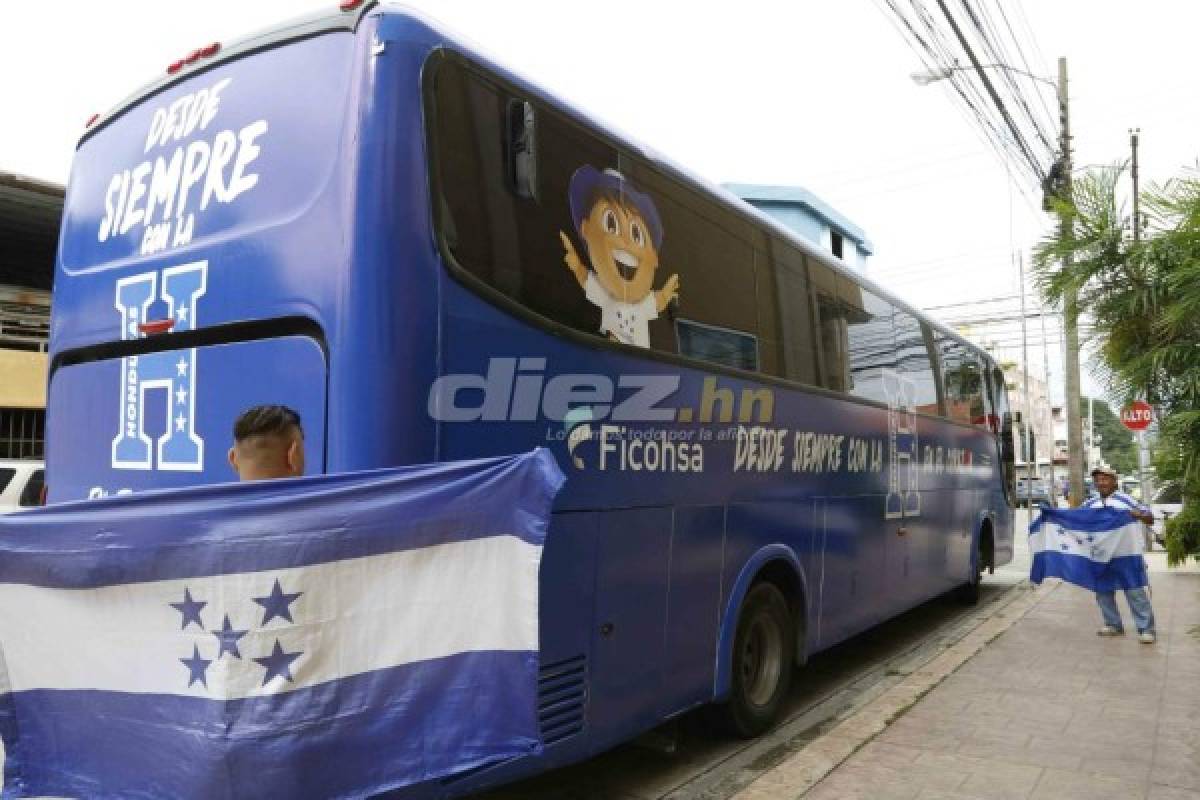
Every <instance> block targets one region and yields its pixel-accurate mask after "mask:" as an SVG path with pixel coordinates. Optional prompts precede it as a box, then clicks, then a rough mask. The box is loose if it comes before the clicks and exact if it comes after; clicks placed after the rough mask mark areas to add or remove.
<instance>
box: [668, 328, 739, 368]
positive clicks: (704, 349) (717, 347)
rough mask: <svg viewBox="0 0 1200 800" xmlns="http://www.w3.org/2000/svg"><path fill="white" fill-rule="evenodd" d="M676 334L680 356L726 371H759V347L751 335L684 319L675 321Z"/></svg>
mask: <svg viewBox="0 0 1200 800" xmlns="http://www.w3.org/2000/svg"><path fill="white" fill-rule="evenodd" d="M675 330H676V332H677V333H678V335H679V353H680V355H685V356H688V357H690V358H696V359H699V360H701V361H707V362H709V363H710V364H720V365H722V366H725V367H736V368H737V369H745V370H757V369H758V343H757V342H756V341H755V339H754V337H753V336H751V335H750V334H747V333H740V332H738V331H731V330H727V329H725V328H717V327H714V326H712V325H704V324H701V323H699V322H692V321H690V320H686V319H677V320H676V321H675Z"/></svg>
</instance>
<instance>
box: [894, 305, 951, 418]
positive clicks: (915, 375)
mask: <svg viewBox="0 0 1200 800" xmlns="http://www.w3.org/2000/svg"><path fill="white" fill-rule="evenodd" d="M892 319H893V322H894V327H895V333H896V369H897V371H898V372H899V373H900V375H901V376H902V377H903V378H904V379H905V380H906V381H908V382H909V384H910V385H911V386H912V388H913V402H914V404H915V406H916V409H917V411H920V412H921V413H923V414H938V413H940V411H939V408H938V383H937V378H936V377H935V376H934V372H933V362H932V361H931V360H930V351H931V349H932V344H933V335H932V332H931V331H930V330H929V328H928V327H926V326H925V325H924V324H922V323H921V321H920V320H918V319H917V318H916V317H914V316H913V315H912V314H910V313H908V312H907V311H904V310H903V309H899V308H898V309H896V313H895V316H894V317H893V318H892Z"/></svg>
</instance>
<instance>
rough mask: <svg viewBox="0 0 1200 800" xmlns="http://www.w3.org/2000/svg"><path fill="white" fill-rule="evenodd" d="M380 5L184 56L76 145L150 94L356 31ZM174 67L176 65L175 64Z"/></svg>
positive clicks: (315, 17)
mask: <svg viewBox="0 0 1200 800" xmlns="http://www.w3.org/2000/svg"><path fill="white" fill-rule="evenodd" d="M376 5H377V3H376V2H366V3H363V4H362V5H360V6H358V7H356V8H354V9H351V10H349V11H341V10H338V9H336V8H335V10H333V11H317V12H313V13H311V14H306V15H304V16H300V17H296V18H294V19H291V20H289V21H287V22H283V23H281V24H279V25H272V26H271V27H269V28H264V29H263V30H260V31H257V32H255V33H252V34H250V35H248V36H246V37H244V38H241V39H237V40H234V41H233V42H232V43H230V44H220V46H219V49H218V50H217V52H216V53H215V54H213V55H212V56H209V57H203V58H196V59H195V60H193V61H192V62H191V63H186V61H187V59H184V60H183V61H181V62H180V63H181V66H180V67H179V69H177V70H175V71H173V72H171V71H164V72H165V74H164V75H163V76H162V77H161V78H158V79H157V80H153V81H151V82H150V83H148V84H146V85H145V86H143V87H142V88H140V89H138V90H137V91H136V92H134V93H133V94H131V95H129V96H128V97H126V98H125V99H124V100H122V101H121V102H120V103H118V104H117V105H115V106H114V107H112V108H111V109H109V110H108V111H106V112H104V113H102V114H100V115H99V116H97V117H96V119H94V120H93V121H92V122H91V124H90V125H89V126H88V129H87V130H86V131H84V133H83V135H82V136H80V137H79V141H78V142H77V143H76V145H75V146H76V148H78V147H79V146H80V145H82V144H83V143H84V142H85V141H87V140H88V138H90V137H91V136H92V135H94V134H95V133H96V132H97V131H99V130H101V129H102V128H104V126H105V125H107V124H108V123H109V122H111V121H112V120H114V119H116V118H117V117H119V116H121V114H122V113H124V112H125V110H126V109H128V108H129V107H130V106H132V105H135V104H137V103H139V102H141V101H142V100H145V99H146V98H148V97H153V96H154V95H156V94H158V93H159V92H162V91H163V90H165V89H168V88H170V87H172V86H174V85H175V84H177V83H180V82H182V81H185V80H188V79H190V78H193V77H195V76H196V75H199V74H201V73H204V72H207V71H209V70H211V69H213V68H214V67H216V66H218V65H220V64H224V63H226V62H228V61H232V60H234V59H236V58H241V57H242V56H246V55H250V54H252V53H256V52H258V51H260V50H265V49H266V48H269V47H274V46H275V45H278V44H283V43H284V42H290V41H295V40H297V39H304V38H306V37H309V36H317V35H319V34H322V33H329V32H331V31H350V32H352V31H354V30H355V29H357V28H358V23H359V22H360V21H361V20H362V18H363V16H364V14H365V13H366V12H367V11H369V10H370V9H371V8H373V7H374V6H376ZM197 52H198V51H197ZM172 66H174V65H173V64H172Z"/></svg>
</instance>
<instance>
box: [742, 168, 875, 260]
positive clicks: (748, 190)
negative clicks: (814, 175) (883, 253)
mask: <svg viewBox="0 0 1200 800" xmlns="http://www.w3.org/2000/svg"><path fill="white" fill-rule="evenodd" d="M725 188H726V189H728V190H729V191H731V192H733V193H734V194H735V195H737V196H738V197H740V198H741V199H742V200H745V201H746V202H747V203H749V204H750V205H752V206H754V207H755V208H757V209H758V210H759V211H762V212H763V213H765V214H767V215H768V216H770V217H773V218H774V219H775V220H776V221H778V222H779V223H781V224H782V225H784V226H785V227H787V228H790V229H791V230H793V231H795V232H796V233H798V234H800V235H801V236H803V237H804V238H805V239H808V240H809V241H810V242H812V243H813V244H815V245H818V246H820V247H822V248H824V249H825V250H828V251H829V252H831V253H833V254H834V255H835V256H837V257H838V258H840V259H841V260H842V261H844V262H845V263H846V264H848V265H849V266H851V267H853V268H854V269H857V270H860V271H862V272H866V270H867V259H868V257H869V256H870V255H871V253H872V252H873V251H872V248H871V243H870V242H869V241H868V240H867V236H866V234H865V233H864V232H863V229H862V228H860V227H858V226H857V225H855V224H854V223H853V222H851V221H850V220H849V219H848V218H847V217H846V216H844V215H843V214H841V213H840V212H838V211H837V210H836V209H835V208H833V207H832V206H830V205H829V204H828V203H826V202H824V201H822V200H821V199H820V198H818V197H817V196H816V195H814V194H813V193H812V192H810V191H808V190H807V189H803V188H801V187H799V186H760V185H756V184H748V183H727V184H725Z"/></svg>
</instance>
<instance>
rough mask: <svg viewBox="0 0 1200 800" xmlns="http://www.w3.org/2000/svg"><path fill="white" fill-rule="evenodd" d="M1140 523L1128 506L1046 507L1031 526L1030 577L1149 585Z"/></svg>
mask: <svg viewBox="0 0 1200 800" xmlns="http://www.w3.org/2000/svg"><path fill="white" fill-rule="evenodd" d="M1142 543H1143V532H1142V523H1140V522H1138V521H1137V520H1135V519H1134V518H1133V517H1132V516H1130V514H1129V512H1128V511H1126V510H1124V509H1116V508H1080V509H1073V510H1068V509H1061V510H1060V509H1055V508H1046V509H1043V510H1042V513H1041V514H1040V515H1038V518H1037V519H1035V520H1034V521H1033V523H1032V524H1031V525H1030V526H1029V550H1030V552H1031V553H1032V554H1033V566H1032V567H1031V569H1030V573H1029V580H1031V581H1032V582H1033V583H1041V582H1042V580H1043V579H1045V578H1062V579H1063V580H1064V581H1067V582H1068V583H1074V584H1076V585H1077V586H1082V587H1083V588H1085V589H1090V590H1092V591H1093V592H1112V591H1116V590H1117V589H1135V588H1137V587H1139V586H1147V585H1149V583H1150V581H1149V578H1148V577H1147V575H1146V562H1145V560H1144V559H1143V558H1142Z"/></svg>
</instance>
